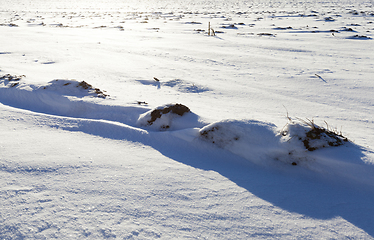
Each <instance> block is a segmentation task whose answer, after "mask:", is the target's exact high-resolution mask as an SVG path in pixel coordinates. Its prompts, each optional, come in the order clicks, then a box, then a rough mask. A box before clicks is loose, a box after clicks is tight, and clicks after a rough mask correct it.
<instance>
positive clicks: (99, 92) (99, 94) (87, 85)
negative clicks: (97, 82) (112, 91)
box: [65, 81, 109, 98]
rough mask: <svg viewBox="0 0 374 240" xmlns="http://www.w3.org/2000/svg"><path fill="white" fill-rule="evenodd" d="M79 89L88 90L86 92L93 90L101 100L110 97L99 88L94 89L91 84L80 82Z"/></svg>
mask: <svg viewBox="0 0 374 240" xmlns="http://www.w3.org/2000/svg"><path fill="white" fill-rule="evenodd" d="M65 85H67V84H65ZM77 87H81V88H83V89H86V90H93V91H94V92H95V93H96V94H97V96H98V97H100V98H106V97H108V96H109V95H108V94H105V93H104V92H103V91H101V90H100V89H98V88H94V87H93V86H92V85H91V84H88V83H87V82H85V81H82V82H80V83H79V84H78V85H77Z"/></svg>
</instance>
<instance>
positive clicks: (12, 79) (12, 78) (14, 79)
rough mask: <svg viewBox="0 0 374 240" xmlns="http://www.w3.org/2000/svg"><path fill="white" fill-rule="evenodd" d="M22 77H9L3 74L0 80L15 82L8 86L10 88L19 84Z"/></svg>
mask: <svg viewBox="0 0 374 240" xmlns="http://www.w3.org/2000/svg"><path fill="white" fill-rule="evenodd" d="M23 77H26V76H25V75H20V76H17V75H10V74H5V75H3V76H1V77H0V80H6V81H8V82H11V81H15V82H14V83H12V84H11V85H10V87H15V86H17V85H18V84H19V81H20V80H21V79H22V78H23Z"/></svg>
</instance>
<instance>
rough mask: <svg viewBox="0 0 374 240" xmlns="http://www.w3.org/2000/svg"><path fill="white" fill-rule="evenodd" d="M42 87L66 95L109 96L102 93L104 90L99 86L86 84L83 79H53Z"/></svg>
mask: <svg viewBox="0 0 374 240" xmlns="http://www.w3.org/2000/svg"><path fill="white" fill-rule="evenodd" d="M42 88H43V89H48V90H50V91H54V92H57V93H60V94H61V95H67V96H77V97H84V96H93V97H99V98H106V97H108V96H109V95H108V94H105V93H104V92H105V91H102V90H100V89H99V88H94V87H93V86H92V85H91V84H88V83H87V82H85V81H81V82H78V81H76V80H64V79H55V80H53V81H50V82H49V84H48V85H47V86H44V87H42Z"/></svg>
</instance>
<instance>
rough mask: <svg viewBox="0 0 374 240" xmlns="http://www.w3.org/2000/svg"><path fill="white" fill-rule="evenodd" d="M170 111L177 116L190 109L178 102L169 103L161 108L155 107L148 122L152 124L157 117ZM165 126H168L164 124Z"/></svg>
mask: <svg viewBox="0 0 374 240" xmlns="http://www.w3.org/2000/svg"><path fill="white" fill-rule="evenodd" d="M170 112H171V113H174V114H177V115H179V116H183V114H185V113H188V112H190V109H189V108H188V107H186V106H185V105H183V104H179V103H177V104H174V105H169V106H166V107H164V108H161V109H155V110H153V111H152V112H151V119H150V120H148V124H149V125H152V124H153V123H154V122H155V121H156V120H157V119H158V118H161V116H162V115H163V114H168V113H170ZM165 128H169V126H165Z"/></svg>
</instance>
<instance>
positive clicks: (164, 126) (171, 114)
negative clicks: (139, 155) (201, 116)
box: [137, 103, 201, 131]
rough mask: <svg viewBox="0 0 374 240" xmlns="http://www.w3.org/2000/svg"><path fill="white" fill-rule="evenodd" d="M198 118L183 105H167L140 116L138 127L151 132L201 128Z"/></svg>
mask: <svg viewBox="0 0 374 240" xmlns="http://www.w3.org/2000/svg"><path fill="white" fill-rule="evenodd" d="M197 119H198V118H197V116H196V115H195V114H193V113H191V110H190V109H189V108H188V107H186V106H185V105H183V104H179V103H177V104H167V105H164V106H160V107H157V108H156V109H153V110H150V111H148V112H145V113H143V114H141V115H140V116H139V119H138V121H137V125H138V126H140V127H146V128H148V129H150V130H156V131H162V130H180V129H185V128H193V127H197V126H200V125H201V124H199V123H198V120H197Z"/></svg>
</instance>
